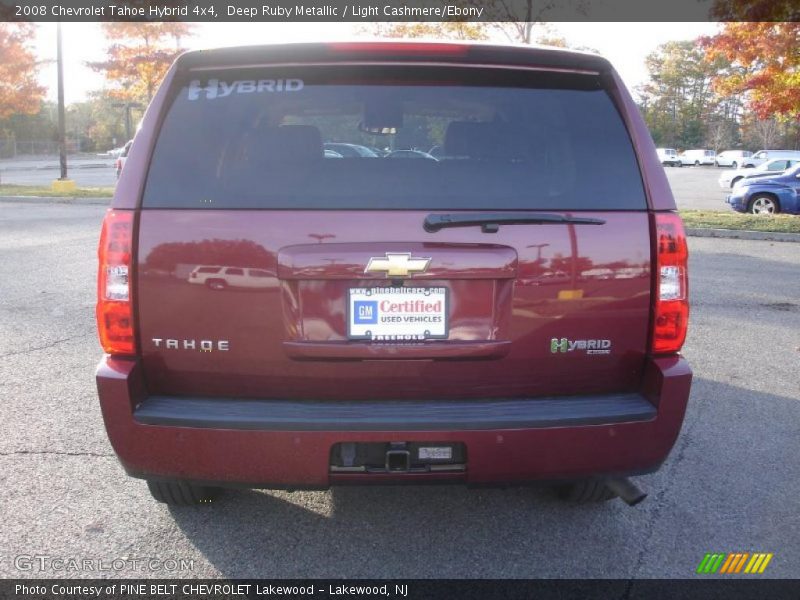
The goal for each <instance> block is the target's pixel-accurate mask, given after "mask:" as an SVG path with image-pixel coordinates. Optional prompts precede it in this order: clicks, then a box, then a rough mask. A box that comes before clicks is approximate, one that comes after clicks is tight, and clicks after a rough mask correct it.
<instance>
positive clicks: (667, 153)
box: [656, 148, 682, 167]
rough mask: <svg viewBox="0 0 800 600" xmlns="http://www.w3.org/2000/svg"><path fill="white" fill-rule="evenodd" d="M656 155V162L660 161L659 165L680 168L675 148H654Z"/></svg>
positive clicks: (679, 160)
mask: <svg viewBox="0 0 800 600" xmlns="http://www.w3.org/2000/svg"><path fill="white" fill-rule="evenodd" d="M656 154H658V160H660V161H661V164H662V165H664V166H670V167H680V166H682V165H681V159H680V157H679V156H678V151H677V150H675V148H656Z"/></svg>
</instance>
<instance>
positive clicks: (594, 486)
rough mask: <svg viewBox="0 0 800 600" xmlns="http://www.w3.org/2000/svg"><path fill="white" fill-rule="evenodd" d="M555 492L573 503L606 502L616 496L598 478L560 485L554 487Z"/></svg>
mask: <svg viewBox="0 0 800 600" xmlns="http://www.w3.org/2000/svg"><path fill="white" fill-rule="evenodd" d="M556 493H557V494H558V497H559V498H561V499H562V500H565V501H567V502H572V503H574V504H592V503H595V502H606V501H607V500H611V499H613V498H616V497H617V495H616V494H615V493H614V492H612V491H611V490H610V489H608V487H606V484H605V483H603V481H602V480H600V479H586V480H584V481H576V482H574V483H569V484H565V485H561V486H558V488H556Z"/></svg>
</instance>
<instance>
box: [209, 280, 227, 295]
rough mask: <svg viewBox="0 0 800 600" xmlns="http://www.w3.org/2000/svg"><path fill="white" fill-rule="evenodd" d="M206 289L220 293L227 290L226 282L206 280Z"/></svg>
mask: <svg viewBox="0 0 800 600" xmlns="http://www.w3.org/2000/svg"><path fill="white" fill-rule="evenodd" d="M206 287H207V288H208V289H210V290H215V291H218V292H221V291H223V290H226V289H228V282H227V281H225V280H224V279H206Z"/></svg>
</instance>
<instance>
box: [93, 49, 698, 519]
mask: <svg viewBox="0 0 800 600" xmlns="http://www.w3.org/2000/svg"><path fill="white" fill-rule="evenodd" d="M220 90H227V92H226V93H224V94H223V93H219V91H220ZM228 92H230V93H228ZM334 138H335V139H336V140H337V141H339V142H342V143H350V144H360V145H363V146H365V147H375V146H380V147H387V146H389V147H392V148H395V147H398V146H399V145H400V144H404V145H405V144H408V145H413V146H415V147H419V148H431V147H433V146H437V145H438V146H441V148H442V151H441V154H440V155H439V156H438V157H437V158H438V160H397V159H394V158H388V157H377V158H376V157H374V156H370V157H365V156H356V157H352V158H348V159H346V160H345V159H339V160H325V158H324V156H325V154H324V151H325V148H324V144H323V140H325V139H334ZM534 241H535V242H536V243H535V244H532V242H534ZM579 248H580V252H579V250H578V249H579ZM687 258H688V251H687V243H686V237H685V233H684V229H683V225H682V222H681V218H680V216H679V215H678V213H677V211H676V206H675V201H674V199H673V196H672V192H671V191H670V187H669V183H668V181H667V178H666V176H665V174H664V169H663V167H662V166H661V165H660V164H659V162H658V160H657V158H656V153H655V148H654V146H653V142H652V139H651V137H650V134H649V132H648V130H647V127H646V125H645V123H644V121H643V119H642V117H641V115H640V114H639V110H638V109H637V107H636V104H635V103H634V101H633V99H632V98H631V96H630V94H629V92H628V90H627V89H626V88H625V85H624V84H623V83H622V80H621V79H620V77H619V75H618V74H617V73H616V71H615V70H614V69H613V67H612V66H611V64H610V63H609V62H608V61H606V60H605V59H603V58H601V57H599V56H596V55H594V54H586V53H582V52H570V51H564V50H555V49H545V48H533V47H525V48H521V47H516V46H513V47H510V46H496V45H477V44H476V45H473V44H466V43H459V44H442V43H438V44H434V43H417V42H414V43H413V44H411V43H407V42H370V43H365V42H361V43H316V44H287V45H274V46H264V47H246V48H224V49H218V50H209V51H196V52H188V53H186V54H183V55H181V56H180V57H179V58H178V59H177V61H176V62H175V63H174V64H173V66H172V67H171V69H170V70H169V72H168V73H167V75H166V77H165V79H164V81H163V83H162V84H161V88H160V90H159V91H158V93H157V94H156V95H155V97H154V98H153V101H152V103H151V104H150V107H149V108H148V109H147V112H146V116H145V120H144V125H143V127H142V130H141V131H140V132H139V134H138V135H137V137H136V142H135V143H134V144H133V147H132V149H131V153H130V158H129V159H128V163H127V164H126V166H125V169H124V170H123V171H122V175H121V177H120V181H119V185H117V188H116V191H115V196H114V200H113V202H112V205H111V209H110V210H109V211H108V212H107V214H106V217H105V220H104V223H103V229H102V233H101V237H100V246H99V271H98V277H99V281H98V286H97V290H98V304H97V324H98V330H99V334H100V340H101V344H102V346H103V349H104V351H105V354H104V356H103V357H102V359H101V361H100V365H99V368H98V370H97V385H98V392H99V398H100V406H101V408H102V413H103V418H104V421H105V426H106V430H107V432H108V436H109V438H110V440H111V445H112V446H113V448H114V451H115V452H116V454H117V456H118V457H119V459H120V462H121V463H122V465H123V466H124V468H125V469H126V471H127V472H128V473H129V474H130V475H132V476H135V477H140V478H143V479H145V480H146V481H147V483H148V485H149V488H150V491H151V493H152V495H153V497H154V498H155V499H156V500H159V501H161V502H166V503H171V504H191V503H199V502H205V501H208V500H210V499H211V498H212V497H213V496H214V494H215V493H217V492H218V491H219V488H221V487H236V486H237V485H239V486H242V485H244V486H248V487H275V488H314V489H325V488H328V487H329V486H331V485H337V484H357V483H361V484H382V483H388V482H391V483H394V484H419V483H429V482H451V483H456V482H458V483H464V484H477V485H488V484H493V485H506V484H509V483H528V482H533V481H547V482H554V483H555V484H557V485H558V488H559V490H560V492H561V493H562V494H563V496H564V497H565V498H567V499H571V500H574V501H577V502H586V501H603V500H608V499H610V498H612V497H615V496H620V497H621V498H622V499H623V500H625V501H626V502H628V503H629V504H634V503H636V502H638V501H640V500H641V499H642V498H643V497H644V495H643V494H642V493H641V492H640V491H639V490H638V489H637V488H636V487H635V485H633V483H632V482H631V481H630V480H629V479H627V478H628V477H629V476H634V475H639V474H642V473H647V472H651V471H655V470H657V469H658V468H659V467H660V466H661V465H662V464H663V463H664V461H665V459H666V458H667V456H668V454H669V452H670V450H671V448H672V447H673V444H674V443H675V440H676V439H677V437H678V433H679V431H680V429H681V424H682V422H683V417H684V413H685V410H686V404H687V401H688V398H689V390H690V385H691V379H692V372H691V370H690V368H689V365H688V364H687V362H686V360H685V359H684V358H683V357H682V356H681V354H680V350H681V347H682V345H683V342H684V339H685V337H686V330H687V322H688V317H689V304H688V279H687V277H688V275H687V268H688V261H687ZM179 265H181V266H182V265H185V268H184V267H180V268H178V266H179ZM189 266H191V272H190V273H189V274H190V275H192V274H193V275H196V276H195V277H191V276H190V277H189V278H188V280H187V276H186V268H189ZM243 270H247V271H248V274H247V275H248V276H244V275H243V274H242V273H241V271H243ZM256 270H258V272H256ZM223 271H224V273H223ZM555 273H558V274H559V275H558V276H553V274H555ZM548 274H549V275H548ZM255 279H258V280H259V281H261V280H263V281H264V282H267V281H268V282H269V283H270V284H271V285H268V286H264V287H262V286H261V285H258V286H256V287H251V288H250V290H249V293H247V294H244V293H241V292H239V291H237V290H236V289H234V286H236V285H239V286H242V287H245V286H249V285H250V283H251V282H252V281H254V280H255ZM200 282H203V285H201V284H200ZM209 282H210V283H209ZM194 283H196V285H193V284H194ZM654 481H659V480H658V479H656V480H654Z"/></svg>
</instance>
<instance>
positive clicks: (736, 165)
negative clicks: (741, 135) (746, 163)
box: [731, 161, 739, 169]
mask: <svg viewBox="0 0 800 600" xmlns="http://www.w3.org/2000/svg"><path fill="white" fill-rule="evenodd" d="M731 168H733V169H738V168H739V165H738V164H737V163H736V161H733V162H732V163H731Z"/></svg>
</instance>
